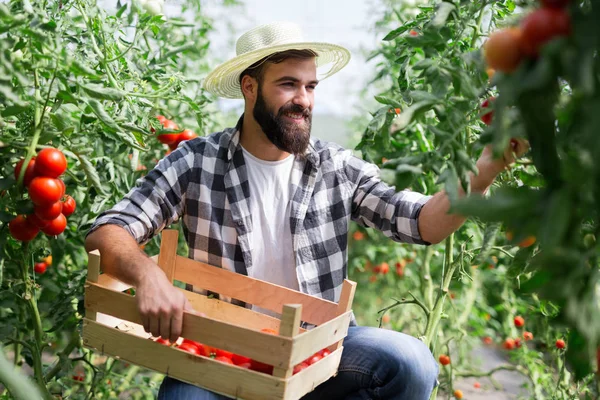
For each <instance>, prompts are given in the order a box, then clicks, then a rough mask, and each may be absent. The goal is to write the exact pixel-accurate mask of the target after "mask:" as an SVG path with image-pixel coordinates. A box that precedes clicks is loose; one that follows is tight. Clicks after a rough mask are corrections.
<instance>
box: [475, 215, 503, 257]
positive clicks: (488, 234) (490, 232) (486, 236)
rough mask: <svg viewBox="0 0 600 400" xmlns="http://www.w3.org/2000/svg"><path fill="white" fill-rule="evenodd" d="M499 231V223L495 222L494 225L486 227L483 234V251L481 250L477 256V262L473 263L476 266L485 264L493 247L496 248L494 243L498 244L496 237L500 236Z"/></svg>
mask: <svg viewBox="0 0 600 400" xmlns="http://www.w3.org/2000/svg"><path fill="white" fill-rule="evenodd" d="M499 230H500V224H499V223H497V222H493V223H490V224H487V226H486V227H485V231H484V233H483V240H482V241H481V249H480V250H479V253H478V254H477V257H476V258H475V260H473V262H474V263H475V264H480V263H482V262H483V260H485V259H486V258H487V256H488V255H489V253H490V250H491V249H492V247H493V246H494V243H495V242H496V235H497V234H498V231H499Z"/></svg>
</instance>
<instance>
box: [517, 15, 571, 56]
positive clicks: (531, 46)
mask: <svg viewBox="0 0 600 400" xmlns="http://www.w3.org/2000/svg"><path fill="white" fill-rule="evenodd" d="M521 30H522V32H523V34H522V37H521V51H522V52H523V54H525V55H527V56H530V57H537V56H538V54H539V52H540V49H541V48H542V46H544V45H545V44H546V43H548V42H549V41H551V40H552V39H554V38H557V37H560V36H568V35H569V33H570V32H571V18H570V17H569V14H567V12H566V11H565V10H562V9H555V8H540V9H539V10H535V11H534V12H532V13H531V14H529V15H528V16H526V17H525V18H524V19H523V21H522V22H521Z"/></svg>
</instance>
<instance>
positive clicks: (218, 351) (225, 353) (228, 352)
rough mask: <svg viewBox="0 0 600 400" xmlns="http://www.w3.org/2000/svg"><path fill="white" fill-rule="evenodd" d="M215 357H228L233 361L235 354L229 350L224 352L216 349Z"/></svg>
mask: <svg viewBox="0 0 600 400" xmlns="http://www.w3.org/2000/svg"><path fill="white" fill-rule="evenodd" d="M215 355H216V356H217V358H218V357H226V358H229V359H230V360H232V359H233V353H232V352H230V351H227V350H222V349H215Z"/></svg>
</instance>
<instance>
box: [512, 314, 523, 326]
mask: <svg viewBox="0 0 600 400" xmlns="http://www.w3.org/2000/svg"><path fill="white" fill-rule="evenodd" d="M513 322H514V323H515V326H516V327H517V328H522V327H523V326H525V319H524V318H523V317H521V316H520V315H517V316H516V317H515V319H514V321H513Z"/></svg>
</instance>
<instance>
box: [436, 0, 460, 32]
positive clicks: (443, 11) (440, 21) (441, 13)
mask: <svg viewBox="0 0 600 400" xmlns="http://www.w3.org/2000/svg"><path fill="white" fill-rule="evenodd" d="M455 9H456V7H455V6H454V4H452V3H449V2H446V1H443V2H441V3H440V5H439V6H438V9H437V10H436V12H435V15H434V16H433V19H432V20H431V25H432V26H434V27H436V28H440V27H442V26H444V25H445V24H446V21H447V20H448V17H449V16H450V13H451V12H452V11H454V10H455Z"/></svg>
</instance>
